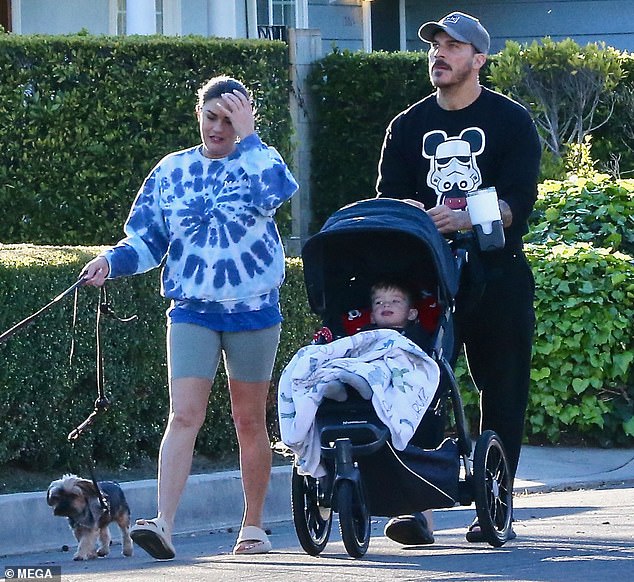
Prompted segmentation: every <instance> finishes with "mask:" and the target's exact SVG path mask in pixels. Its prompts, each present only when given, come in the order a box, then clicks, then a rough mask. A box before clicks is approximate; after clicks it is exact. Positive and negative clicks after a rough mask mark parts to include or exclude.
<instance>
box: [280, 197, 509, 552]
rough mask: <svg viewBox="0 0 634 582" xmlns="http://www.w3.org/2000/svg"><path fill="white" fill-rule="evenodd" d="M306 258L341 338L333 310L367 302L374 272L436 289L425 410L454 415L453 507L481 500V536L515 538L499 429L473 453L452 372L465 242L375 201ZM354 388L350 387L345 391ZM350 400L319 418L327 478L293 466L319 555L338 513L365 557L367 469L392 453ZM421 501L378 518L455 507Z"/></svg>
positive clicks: (295, 488)
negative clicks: (434, 389) (436, 373)
mask: <svg viewBox="0 0 634 582" xmlns="http://www.w3.org/2000/svg"><path fill="white" fill-rule="evenodd" d="M359 240H360V241H362V243H363V244H364V245H366V246H369V249H368V250H364V249H361V252H359V249H358V245H355V244H353V241H359ZM470 240H473V239H472V238H471V239H470ZM412 244H413V248H412V247H411V245H412ZM408 245H410V246H409V247H408ZM377 246H381V247H382V251H381V252H377V250H376V249H377ZM373 251H374V252H373ZM398 256H403V257H404V262H400V263H399V261H398V260H396V257H398ZM333 257H335V258H334V260H333ZM302 258H303V260H304V277H305V281H306V289H307V294H308V300H309V304H310V306H311V309H312V310H313V311H314V312H315V313H317V314H318V315H321V316H322V317H324V319H325V324H326V325H330V326H331V328H332V329H334V331H335V333H336V334H338V335H342V334H341V330H340V329H337V320H336V314H337V313H343V312H344V311H345V310H346V309H349V308H351V307H354V306H358V305H364V304H367V301H368V299H367V295H368V290H369V285H370V284H371V277H372V276H374V277H376V276H377V273H380V274H381V275H383V276H389V275H394V274H396V273H399V272H404V273H408V275H411V277H413V279H414V283H415V284H416V285H417V286H419V287H421V288H427V289H429V288H433V289H435V290H436V291H437V295H438V302H439V304H440V306H441V311H440V317H439V323H438V326H437V331H436V333H435V335H434V338H433V347H432V348H431V350H430V354H429V355H430V356H431V357H432V358H433V359H434V361H436V363H437V364H438V366H439V369H440V378H441V380H440V386H439V389H438V393H439V394H438V397H437V401H436V404H435V407H434V410H431V411H428V414H436V415H438V414H440V412H439V410H440V409H441V408H442V407H443V406H445V405H447V406H448V408H449V409H450V410H451V411H452V413H453V419H454V425H455V436H454V437H453V438H452V439H446V440H451V442H452V443H454V444H455V445H456V451H457V455H458V456H459V462H460V466H461V475H460V477H459V478H458V482H457V491H458V494H457V498H456V500H455V503H454V504H453V505H463V506H469V505H471V504H472V503H474V502H475V507H476V514H477V517H478V521H479V524H480V527H481V530H482V535H483V538H484V540H485V541H486V542H488V543H489V544H490V545H492V546H494V547H500V546H502V545H503V544H504V543H506V541H508V539H509V536H510V533H511V521H512V486H511V478H510V471H509V467H508V462H507V459H506V454H505V452H504V446H503V444H502V441H501V440H500V438H499V436H498V435H497V434H496V433H495V432H494V431H491V430H487V431H485V432H483V433H482V434H481V435H480V436H479V437H478V439H477V440H476V443H475V447H472V441H471V437H470V434H469V430H468V428H467V422H466V418H465V414H464V409H463V404H462V398H461V396H460V390H459V387H458V384H457V381H456V377H455V375H454V372H453V369H452V361H453V360H454V359H455V356H454V351H455V346H454V337H453V324H452V321H453V320H452V316H453V312H454V309H455V299H456V296H457V294H458V291H459V283H460V279H461V273H462V271H463V268H464V266H465V265H466V263H467V260H468V251H467V250H466V248H465V245H464V244H462V242H460V241H456V242H454V243H453V244H452V247H450V245H449V244H448V243H447V241H446V240H445V239H444V238H443V237H442V236H441V235H440V234H439V233H438V231H437V229H436V227H435V226H434V224H433V222H432V221H431V219H430V218H429V217H428V216H427V214H426V213H425V212H424V211H422V210H420V209H418V208H417V207H415V206H412V205H410V204H407V203H405V202H402V201H400V200H393V199H386V198H378V199H369V200H363V201H361V202H357V203H354V204H351V205H349V206H346V207H344V208H342V209H340V210H338V211H337V212H335V213H334V214H333V215H332V216H331V217H330V218H329V219H328V220H327V221H326V223H325V224H324V226H323V227H322V229H321V230H320V232H319V233H317V234H316V235H314V236H313V237H311V238H310V239H309V240H308V241H307V243H306V245H305V246H304V248H303V250H302ZM425 262H427V263H429V262H431V263H432V264H433V266H434V267H435V273H436V274H438V273H440V275H438V276H437V277H436V276H434V275H433V274H432V276H430V272H429V269H424V268H422V269H421V267H424V266H425ZM342 288H343V292H341V290H342ZM461 291H462V290H461ZM333 314H335V315H333ZM353 392H354V390H350V392H349V394H351V395H352V393H353ZM349 400H351V402H350V403H338V402H337V403H334V402H328V403H326V402H324V403H322V405H321V406H320V408H319V410H318V412H317V418H316V423H317V427H318V431H319V434H320V442H321V455H322V460H323V462H324V464H325V465H326V466H327V467H328V468H329V471H328V474H327V475H326V476H325V477H322V478H316V477H312V476H310V475H302V474H300V473H299V472H298V468H297V467H296V466H294V467H293V473H292V479H291V507H292V514H293V522H294V526H295V530H296V533H297V536H298V539H299V542H300V544H301V546H302V548H303V549H304V550H305V551H306V553H308V554H310V555H313V556H316V555H319V554H320V553H321V552H322V551H323V550H324V548H325V547H326V545H327V543H328V540H329V537H330V532H331V527H332V520H333V514H334V513H337V514H338V517H339V526H340V532H341V537H342V541H343V544H344V547H345V549H346V551H347V553H348V554H349V555H350V556H351V557H353V558H361V557H363V556H364V555H365V553H366V551H367V549H368V546H369V541H370V518H371V515H372V513H371V507H370V506H369V501H371V500H369V498H368V495H367V491H368V488H367V485H368V484H367V482H364V469H363V464H364V462H365V459H372V458H374V457H376V455H378V454H380V453H379V452H380V451H382V450H385V449H386V447H388V448H390V449H392V448H391V447H390V446H389V437H390V433H389V430H388V429H387V427H385V426H384V425H383V424H382V423H381V422H380V421H378V418H377V417H376V416H375V415H373V414H372V412H371V411H370V412H369V411H368V408H370V407H369V406H368V402H367V401H363V400H361V399H356V401H355V398H354V397H352V398H350V399H349ZM344 405H345V406H344ZM338 409H341V410H342V411H345V412H344V414H345V415H349V416H345V417H344V418H343V420H342V421H341V422H337V420H336V416H335V421H333V420H332V414H331V413H332V411H333V410H334V411H335V413H336V411H337V410H338ZM426 418H427V417H425V418H423V420H422V421H421V424H422V423H423V422H425V420H426ZM392 452H394V450H393V449H392ZM431 453H432V454H433V452H431ZM373 456H374V457H373ZM366 481H367V480H366ZM407 502H408V500H405V503H406V506H407ZM425 503H426V502H425V501H424V500H422V499H421V500H416V501H415V502H413V503H412V506H411V508H408V511H403V512H397V513H394V514H391V513H390V510H389V509H388V510H386V511H383V512H382V513H380V515H384V516H393V515H400V514H406V513H413V512H415V511H420V510H422V508H421V504H422V505H424V506H425V508H426V509H437V508H440V507H448V506H449V505H447V504H446V503H441V504H434V503H433V502H430V503H429V506H427V505H425ZM379 511H381V510H379ZM377 515H378V514H377Z"/></svg>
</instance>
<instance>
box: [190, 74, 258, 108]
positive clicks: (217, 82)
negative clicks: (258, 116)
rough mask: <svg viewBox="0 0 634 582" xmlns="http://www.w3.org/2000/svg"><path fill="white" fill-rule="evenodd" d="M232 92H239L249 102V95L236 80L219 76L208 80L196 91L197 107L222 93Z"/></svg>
mask: <svg viewBox="0 0 634 582" xmlns="http://www.w3.org/2000/svg"><path fill="white" fill-rule="evenodd" d="M232 91H240V93H242V94H243V95H244V96H245V97H246V98H247V99H248V100H249V101H251V95H249V91H248V90H247V88H246V87H245V86H244V85H243V84H242V83H241V82H240V81H238V80H237V79H234V78H233V77H228V76H227V75H220V76H218V77H213V78H212V79H209V81H207V82H206V83H205V84H204V85H203V86H202V87H201V88H200V89H198V107H202V106H203V105H204V104H205V103H207V101H209V100H210V99H217V98H219V97H221V96H222V94H223V93H231V92H232Z"/></svg>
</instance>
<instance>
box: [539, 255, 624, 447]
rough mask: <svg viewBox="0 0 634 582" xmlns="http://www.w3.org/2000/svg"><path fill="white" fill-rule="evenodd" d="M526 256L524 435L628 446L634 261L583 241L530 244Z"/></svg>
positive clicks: (550, 440) (553, 439)
mask: <svg viewBox="0 0 634 582" xmlns="http://www.w3.org/2000/svg"><path fill="white" fill-rule="evenodd" d="M527 255H528V256H529V258H530V261H531V264H532V267H533V272H534V274H535V280H536V301H535V308H536V312H537V327H536V333H535V341H534V349H533V370H532V373H531V379H532V382H533V384H532V389H531V394H530V402H529V407H528V412H527V432H528V434H529V435H542V436H546V437H547V438H548V440H549V442H557V441H558V440H559V438H560V436H561V435H562V433H568V434H576V435H582V436H587V437H590V438H592V439H593V440H594V441H595V442H602V443H605V444H608V443H616V444H623V443H624V442H629V443H631V442H632V437H634V416H633V415H632V400H633V399H634V382H633V380H634V373H633V366H632V362H633V361H634V335H633V332H634V259H632V257H630V256H628V255H624V254H621V253H619V252H613V251H610V250H608V249H603V248H595V247H592V246H591V245H589V244H587V243H572V244H554V243H548V244H545V245H528V247H527ZM628 437H629V441H628Z"/></svg>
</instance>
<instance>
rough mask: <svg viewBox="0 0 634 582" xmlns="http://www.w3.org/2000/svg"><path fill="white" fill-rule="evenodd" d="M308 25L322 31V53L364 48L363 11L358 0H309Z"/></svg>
mask: <svg viewBox="0 0 634 582" xmlns="http://www.w3.org/2000/svg"><path fill="white" fill-rule="evenodd" d="M308 25H309V27H310V28H311V29H318V30H319V31H320V32H321V39H322V53H323V54H324V55H326V54H328V53H330V52H332V49H333V47H335V46H336V47H337V48H339V49H342V50H343V49H348V50H351V51H358V50H363V13H362V8H361V3H360V2H358V1H357V0H336V1H335V2H334V3H331V1H330V0H309V1H308Z"/></svg>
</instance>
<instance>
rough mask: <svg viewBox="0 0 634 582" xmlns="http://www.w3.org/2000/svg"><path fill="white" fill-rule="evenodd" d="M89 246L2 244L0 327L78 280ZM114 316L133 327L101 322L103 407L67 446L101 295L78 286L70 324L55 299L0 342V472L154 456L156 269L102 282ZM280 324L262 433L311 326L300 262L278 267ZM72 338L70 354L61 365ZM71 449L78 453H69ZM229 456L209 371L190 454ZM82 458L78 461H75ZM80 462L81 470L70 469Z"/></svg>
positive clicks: (225, 413) (78, 412)
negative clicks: (206, 399)
mask: <svg viewBox="0 0 634 582" xmlns="http://www.w3.org/2000/svg"><path fill="white" fill-rule="evenodd" d="M98 250H99V249H98V248H96V247H93V248H86V247H83V248H82V247H42V246H40V247H38V246H32V245H0V302H1V303H2V305H3V309H2V310H1V312H0V331H4V330H6V329H8V328H10V327H11V326H12V325H14V324H15V323H17V322H18V321H21V320H22V319H23V318H24V317H26V316H27V315H29V314H31V313H34V312H35V311H37V310H38V309H40V308H41V307H42V306H43V305H45V304H47V303H48V302H49V301H50V300H51V299H52V298H53V297H55V296H57V295H58V294H59V293H60V292H61V291H63V290H64V289H67V288H68V287H69V286H70V285H71V284H72V283H73V282H74V281H75V280H76V276H77V274H78V273H79V270H80V269H81V267H82V266H83V264H84V263H85V262H86V260H88V259H89V258H90V257H92V256H94V255H95V254H96V253H97V251H98ZM107 287H108V295H109V298H110V300H111V302H112V306H113V309H114V310H115V311H116V312H118V314H120V315H131V314H137V315H138V320H137V321H134V322H131V323H121V322H118V321H116V320H114V319H112V318H104V319H103V324H102V336H103V339H102V342H103V354H104V365H105V374H104V375H105V387H106V391H107V392H108V393H109V395H110V399H111V406H110V409H109V410H108V412H106V413H105V414H102V415H101V416H99V417H98V420H97V422H96V423H95V425H94V427H93V428H92V429H90V430H89V431H87V432H86V433H85V435H84V436H82V437H81V438H80V439H79V440H78V442H77V444H76V445H75V447H73V446H71V445H70V444H68V442H67V440H66V437H67V435H68V433H69V432H70V431H71V430H72V429H73V428H74V427H75V426H77V425H78V424H79V423H80V422H81V421H82V420H84V418H86V416H88V414H89V413H90V412H91V411H92V409H93V405H94V401H95V399H96V397H97V388H96V380H95V379H96V372H95V370H96V366H95V361H96V360H95V313H96V304H97V303H96V302H97V300H98V297H99V292H98V291H97V290H96V289H93V288H81V289H80V290H79V292H78V295H77V298H78V305H77V321H76V325H75V327H74V328H73V326H72V322H73V303H74V302H73V298H72V297H67V298H65V299H63V300H62V301H60V302H59V303H57V304H55V305H54V306H53V307H51V308H50V309H49V310H48V311H46V312H45V313H44V314H43V315H41V316H40V317H39V318H37V319H36V320H35V321H34V322H33V324H31V325H30V326H28V327H27V328H25V329H23V330H21V331H19V332H18V333H17V334H16V335H14V336H13V337H12V338H10V339H9V340H8V341H6V342H4V343H2V344H0V359H1V361H2V366H0V465H5V464H7V463H18V464H19V465H20V466H22V467H25V468H31V469H32V468H37V469H38V470H45V469H47V468H51V467H56V468H60V469H64V470H68V469H69V467H70V468H72V469H76V470H80V471H81V470H85V467H86V464H85V462H86V461H87V459H89V458H90V456H94V458H95V460H96V462H97V463H100V464H104V465H106V466H110V467H120V466H129V464H130V463H134V462H135V461H139V460H141V459H143V458H152V459H154V458H156V454H157V451H158V446H159V443H160V439H161V436H162V433H163V430H164V426H165V420H166V417H167V406H168V395H167V370H166V362H165V310H166V308H167V305H168V304H167V302H166V300H164V299H162V298H161V297H159V295H158V272H156V271H154V272H151V273H148V274H145V275H140V276H137V277H131V278H126V279H121V280H117V281H113V282H110V283H108V285H107ZM281 301H282V311H283V314H284V317H285V323H284V326H283V331H282V341H281V345H280V350H279V356H278V358H277V364H276V368H275V378H274V381H273V382H272V385H271V399H270V414H269V420H270V423H269V424H270V426H271V429H272V433H273V434H272V436H275V434H276V433H277V429H276V425H277V419H276V413H275V404H276V399H275V394H276V388H275V387H276V385H277V378H278V376H279V374H280V373H281V369H282V368H283V366H284V365H285V364H286V363H287V362H288V361H289V360H290V358H291V357H292V355H293V354H294V353H295V352H296V351H297V349H299V347H301V346H302V345H305V344H306V343H308V341H309V340H310V339H311V337H312V332H313V331H314V329H315V326H316V324H317V322H316V320H315V318H314V316H312V315H311V314H310V312H309V309H308V305H307V301H306V296H305V291H304V283H303V275H302V270H301V263H300V262H299V260H297V259H289V260H288V261H287V280H286V283H285V284H284V286H283V289H282V299H281ZM73 338H74V354H73V358H72V363H71V362H70V361H69V355H70V351H71V343H72V341H73ZM73 448H76V449H77V451H79V454H78V452H77V451H74V450H73ZM235 449H236V439H235V434H234V429H233V423H232V420H231V415H230V406H229V399H228V392H227V387H226V377H225V375H224V372H222V373H220V374H219V375H218V379H217V380H216V383H215V386H214V390H213V394H212V398H211V400H210V404H209V407H208V412H207V421H206V424H205V428H204V429H203V430H202V431H201V432H200V434H199V437H198V441H197V444H196V451H197V452H198V453H201V454H204V455H206V456H208V457H210V458H220V457H223V456H225V455H226V454H227V453H228V452H231V451H233V450H235ZM82 462H83V463H84V464H82ZM78 464H79V467H78V466H77V465H78Z"/></svg>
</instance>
